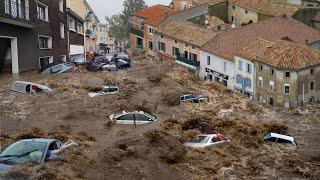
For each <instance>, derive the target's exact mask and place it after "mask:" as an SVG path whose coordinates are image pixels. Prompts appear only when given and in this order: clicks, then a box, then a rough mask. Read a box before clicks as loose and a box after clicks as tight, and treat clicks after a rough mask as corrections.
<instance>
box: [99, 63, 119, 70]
mask: <svg viewBox="0 0 320 180" xmlns="http://www.w3.org/2000/svg"><path fill="white" fill-rule="evenodd" d="M102 70H103V71H117V70H118V68H117V65H115V64H106V65H103V66H102Z"/></svg>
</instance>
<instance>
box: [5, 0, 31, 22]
mask: <svg viewBox="0 0 320 180" xmlns="http://www.w3.org/2000/svg"><path fill="white" fill-rule="evenodd" d="M1 1H2V2H1ZM1 1H0V2H1V4H2V5H1V6H0V7H1V9H0V13H1V14H3V15H6V16H10V17H11V18H14V19H15V18H19V19H24V20H30V15H29V7H28V6H26V4H25V1H19V0H1ZM19 2H20V3H19Z"/></svg>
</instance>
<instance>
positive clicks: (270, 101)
mask: <svg viewBox="0 0 320 180" xmlns="http://www.w3.org/2000/svg"><path fill="white" fill-rule="evenodd" d="M269 104H270V105H271V106H273V105H274V100H273V97H270V98H269Z"/></svg>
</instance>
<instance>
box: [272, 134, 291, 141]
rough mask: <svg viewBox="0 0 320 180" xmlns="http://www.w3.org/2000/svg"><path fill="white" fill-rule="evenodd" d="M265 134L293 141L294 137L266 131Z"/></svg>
mask: <svg viewBox="0 0 320 180" xmlns="http://www.w3.org/2000/svg"><path fill="white" fill-rule="evenodd" d="M266 135H270V137H275V138H278V139H285V140H289V141H292V142H293V141H294V138H293V137H291V136H286V135H283V134H278V133H267V134H266Z"/></svg>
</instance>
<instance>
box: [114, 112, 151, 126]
mask: <svg viewBox="0 0 320 180" xmlns="http://www.w3.org/2000/svg"><path fill="white" fill-rule="evenodd" d="M109 118H110V120H112V121H115V122H116V123H117V124H147V123H151V122H154V121H156V120H157V116H155V115H152V114H149V113H146V112H143V111H134V112H125V111H123V112H121V113H117V114H112V115H110V116H109Z"/></svg>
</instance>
